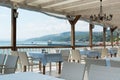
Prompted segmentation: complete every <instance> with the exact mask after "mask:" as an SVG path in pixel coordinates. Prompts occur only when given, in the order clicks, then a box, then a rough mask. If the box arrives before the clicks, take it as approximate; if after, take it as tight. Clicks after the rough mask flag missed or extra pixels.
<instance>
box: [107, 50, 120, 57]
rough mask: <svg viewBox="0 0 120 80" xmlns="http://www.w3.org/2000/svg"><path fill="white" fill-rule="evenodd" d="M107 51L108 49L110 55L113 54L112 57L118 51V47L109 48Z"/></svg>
mask: <svg viewBox="0 0 120 80" xmlns="http://www.w3.org/2000/svg"><path fill="white" fill-rule="evenodd" d="M108 51H109V53H110V55H111V57H112V56H113V55H114V57H116V56H117V52H118V49H117V48H110V49H109V50H108Z"/></svg>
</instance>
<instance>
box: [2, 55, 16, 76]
mask: <svg viewBox="0 0 120 80" xmlns="http://www.w3.org/2000/svg"><path fill="white" fill-rule="evenodd" d="M17 61H18V56H13V55H8V56H7V59H6V62H5V65H4V68H3V69H4V74H10V73H15V71H16V68H17Z"/></svg>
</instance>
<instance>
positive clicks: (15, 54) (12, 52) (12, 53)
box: [11, 51, 22, 71]
mask: <svg viewBox="0 0 120 80" xmlns="http://www.w3.org/2000/svg"><path fill="white" fill-rule="evenodd" d="M11 55H13V56H19V53H18V51H11ZM17 64H18V70H20V71H22V65H21V62H20V59H19V57H18V62H17Z"/></svg>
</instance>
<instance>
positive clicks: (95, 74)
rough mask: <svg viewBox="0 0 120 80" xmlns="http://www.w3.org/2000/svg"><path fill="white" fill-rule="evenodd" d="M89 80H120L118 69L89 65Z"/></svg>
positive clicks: (119, 70)
mask: <svg viewBox="0 0 120 80" xmlns="http://www.w3.org/2000/svg"><path fill="white" fill-rule="evenodd" d="M88 79H89V80H120V68H114V67H106V66H98V65H91V67H90V71H89V77H88Z"/></svg>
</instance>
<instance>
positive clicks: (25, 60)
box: [18, 52, 38, 71]
mask: <svg viewBox="0 0 120 80" xmlns="http://www.w3.org/2000/svg"><path fill="white" fill-rule="evenodd" d="M18 53H19V58H20V61H21V65H22V66H23V67H28V71H30V67H31V71H33V65H38V63H33V60H32V58H29V57H28V56H27V53H26V52H18ZM25 71H26V70H25Z"/></svg>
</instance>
